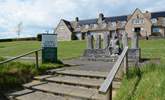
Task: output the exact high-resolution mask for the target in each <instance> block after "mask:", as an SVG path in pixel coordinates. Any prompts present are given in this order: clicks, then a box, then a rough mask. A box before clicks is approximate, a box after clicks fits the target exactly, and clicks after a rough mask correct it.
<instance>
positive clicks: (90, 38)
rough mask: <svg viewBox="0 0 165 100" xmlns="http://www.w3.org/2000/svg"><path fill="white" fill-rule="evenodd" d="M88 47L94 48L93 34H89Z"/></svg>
mask: <svg viewBox="0 0 165 100" xmlns="http://www.w3.org/2000/svg"><path fill="white" fill-rule="evenodd" d="M87 49H93V36H92V35H87Z"/></svg>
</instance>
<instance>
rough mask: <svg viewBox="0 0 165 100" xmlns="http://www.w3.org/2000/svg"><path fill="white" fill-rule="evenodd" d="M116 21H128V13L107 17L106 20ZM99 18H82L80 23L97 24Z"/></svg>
mask: <svg viewBox="0 0 165 100" xmlns="http://www.w3.org/2000/svg"><path fill="white" fill-rule="evenodd" d="M115 21H127V15H123V16H114V17H105V22H115ZM96 23H97V19H96V18H95V19H87V20H80V21H79V24H80V25H85V24H96Z"/></svg>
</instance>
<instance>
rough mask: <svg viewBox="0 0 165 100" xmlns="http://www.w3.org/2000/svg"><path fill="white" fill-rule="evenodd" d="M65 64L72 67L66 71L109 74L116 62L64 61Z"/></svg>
mask: <svg viewBox="0 0 165 100" xmlns="http://www.w3.org/2000/svg"><path fill="white" fill-rule="evenodd" d="M63 63H64V64H68V65H70V66H72V67H66V68H65V69H71V70H88V71H102V72H109V71H110V70H111V68H112V67H113V65H114V62H103V61H82V60H80V59H73V60H65V61H63Z"/></svg>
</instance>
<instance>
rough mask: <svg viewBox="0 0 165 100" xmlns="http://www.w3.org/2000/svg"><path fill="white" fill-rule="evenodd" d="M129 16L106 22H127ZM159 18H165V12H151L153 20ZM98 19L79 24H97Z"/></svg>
mask: <svg viewBox="0 0 165 100" xmlns="http://www.w3.org/2000/svg"><path fill="white" fill-rule="evenodd" d="M127 16H128V15H122V16H113V17H105V21H106V22H115V21H127ZM158 17H165V11H161V12H151V18H158ZM96 23H97V18H95V19H87V20H80V21H79V24H80V25H84V24H96Z"/></svg>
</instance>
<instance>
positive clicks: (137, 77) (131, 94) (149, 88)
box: [115, 64, 165, 100]
mask: <svg viewBox="0 0 165 100" xmlns="http://www.w3.org/2000/svg"><path fill="white" fill-rule="evenodd" d="M164 66H165V64H161V65H155V64H148V65H146V66H143V67H142V68H140V69H139V70H138V69H137V68H132V69H130V71H129V73H128V77H127V78H126V77H125V78H124V79H123V81H122V85H121V88H120V89H119V90H117V95H116V96H115V100H165V94H164V93H165V78H164V76H165V67H164Z"/></svg>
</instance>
